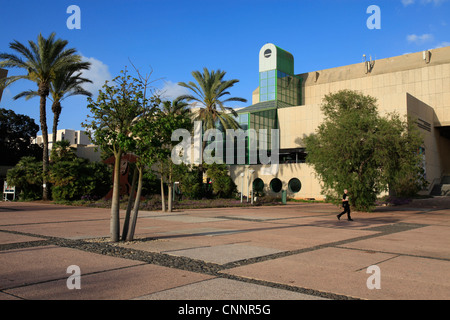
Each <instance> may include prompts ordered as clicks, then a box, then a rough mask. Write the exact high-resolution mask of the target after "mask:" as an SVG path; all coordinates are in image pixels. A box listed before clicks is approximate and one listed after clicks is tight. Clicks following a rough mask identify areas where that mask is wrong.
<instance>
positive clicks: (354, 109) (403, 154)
mask: <svg viewBox="0 0 450 320" xmlns="http://www.w3.org/2000/svg"><path fill="white" fill-rule="evenodd" d="M321 110H322V112H323V114H324V116H325V119H324V121H323V122H322V124H321V125H320V126H319V127H318V128H317V130H316V132H315V133H314V134H311V135H309V136H307V137H305V138H304V142H305V145H306V150H307V152H308V156H307V163H309V164H311V165H312V166H313V168H314V170H315V171H316V173H317V175H318V177H319V178H320V180H321V182H322V189H323V190H322V191H323V193H324V194H325V195H326V196H327V198H328V199H336V200H337V201H339V197H340V196H341V194H342V193H343V190H344V189H348V191H349V195H350V201H351V204H352V205H353V206H354V207H355V208H356V209H357V210H364V211H368V210H371V208H372V207H373V205H374V203H375V200H376V197H377V195H379V194H380V192H382V191H387V190H388V189H389V187H390V188H391V189H395V188H399V187H400V185H401V184H402V183H404V179H405V178H406V177H409V178H410V179H412V181H414V182H415V183H414V185H415V186H414V187H415V188H421V187H422V182H423V179H421V172H422V169H421V167H420V165H419V164H420V161H421V159H420V156H419V154H418V150H419V148H420V146H421V145H422V144H423V140H422V138H421V136H420V134H419V132H418V130H417V128H416V127H415V126H414V125H413V123H412V122H411V121H410V120H405V121H402V120H401V119H400V117H399V116H398V115H395V114H392V115H388V116H387V117H381V116H380V115H379V114H378V110H377V105H376V99H375V98H373V97H370V96H365V95H363V94H360V93H357V92H354V91H350V90H342V91H339V92H337V93H333V94H329V95H327V96H325V98H324V101H323V104H322V107H321ZM410 181H411V180H410Z"/></svg>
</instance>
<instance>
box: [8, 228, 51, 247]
mask: <svg viewBox="0 0 450 320" xmlns="http://www.w3.org/2000/svg"><path fill="white" fill-rule="evenodd" d="M40 240H44V238H38V237H30V236H24V235H20V234H14V233H10V232H1V231H0V244H9V243H20V242H29V241H40Z"/></svg>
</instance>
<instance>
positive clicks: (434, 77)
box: [230, 43, 450, 199]
mask: <svg viewBox="0 0 450 320" xmlns="http://www.w3.org/2000/svg"><path fill="white" fill-rule="evenodd" d="M343 89H349V90H355V91H359V92H361V93H363V94H365V95H370V96H372V97H375V98H376V99H377V104H378V110H379V112H380V114H381V115H383V114H386V113H390V112H394V111H396V112H397V113H398V114H400V115H409V116H411V117H413V118H415V119H417V126H418V127H419V128H420V130H421V132H422V133H423V137H424V145H423V148H422V150H421V151H422V153H423V159H424V168H425V172H426V179H427V181H428V182H429V183H430V184H429V187H428V189H427V190H424V191H423V193H426V194H430V193H431V192H432V191H433V189H434V190H436V188H437V187H439V186H440V185H441V184H442V183H444V181H446V180H449V178H450V47H444V48H438V49H433V50H427V51H423V52H417V53H411V54H405V55H402V56H397V57H392V58H387V59H380V60H375V61H363V62H361V63H357V64H352V65H348V66H343V67H337V68H332V69H326V70H319V71H312V72H308V73H303V74H295V73H294V57H293V55H292V54H291V53H289V52H287V51H285V50H282V49H280V48H278V47H277V46H275V45H273V44H271V43H268V44H265V45H264V46H263V47H262V48H261V50H260V52H259V87H258V88H257V89H256V90H255V91H253V95H252V105H251V106H248V107H245V108H242V109H239V110H237V112H238V120H239V123H240V124H241V126H242V128H243V129H244V130H246V129H247V130H248V129H254V130H255V131H256V132H258V131H259V130H260V129H268V132H269V133H270V129H279V141H278V143H279V168H278V170H277V172H273V171H272V172H271V170H268V167H269V165H262V164H250V163H254V162H250V161H249V151H251V150H249V146H248V144H247V146H246V153H245V158H246V159H245V165H242V164H236V165H231V166H230V174H231V177H232V178H233V180H234V182H235V183H236V185H237V186H238V191H240V192H241V191H242V192H243V193H244V195H248V194H249V192H250V191H251V190H252V186H253V190H254V191H262V192H264V193H265V194H272V195H276V194H280V193H281V191H282V190H286V191H287V196H288V197H292V198H297V199H300V198H315V199H323V195H322V194H321V186H320V181H319V180H318V179H317V177H316V175H315V172H314V170H313V169H312V167H311V166H309V165H308V164H306V163H305V157H306V150H305V148H304V145H303V143H302V137H303V136H305V135H309V134H311V133H314V132H315V129H316V128H317V127H318V125H319V124H320V123H321V122H322V121H323V115H322V112H321V110H320V106H321V104H322V100H323V98H324V96H325V95H327V94H330V93H333V92H337V91H339V90H343ZM247 140H248V139H247ZM267 141H268V144H269V145H268V149H269V150H270V141H271V137H270V136H269V137H268V138H267ZM250 148H251V146H250ZM241 160H242V159H241ZM235 163H242V161H241V162H235ZM445 183H447V182H445Z"/></svg>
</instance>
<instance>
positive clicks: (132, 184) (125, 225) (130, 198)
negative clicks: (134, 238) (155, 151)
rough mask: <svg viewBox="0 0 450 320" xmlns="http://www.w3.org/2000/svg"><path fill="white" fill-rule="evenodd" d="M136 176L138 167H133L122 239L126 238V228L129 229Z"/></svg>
mask: <svg viewBox="0 0 450 320" xmlns="http://www.w3.org/2000/svg"><path fill="white" fill-rule="evenodd" d="M137 176H138V168H137V167H135V168H134V171H133V180H132V182H131V190H130V195H129V198H128V204H127V212H126V213H125V220H124V222H123V228H122V241H124V240H126V239H127V234H128V229H129V223H130V214H131V209H132V204H133V198H134V192H135V190H136V181H137Z"/></svg>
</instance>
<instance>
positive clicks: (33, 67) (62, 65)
mask: <svg viewBox="0 0 450 320" xmlns="http://www.w3.org/2000/svg"><path fill="white" fill-rule="evenodd" d="M67 44H68V42H67V41H66V40H61V39H56V40H55V33H52V34H50V36H49V37H48V38H47V39H45V38H44V37H43V36H42V34H39V36H38V39H37V43H35V42H33V41H31V40H30V41H29V45H30V48H27V47H26V46H25V45H23V44H22V43H20V42H18V41H17V40H14V42H11V43H10V44H9V48H10V49H12V50H14V51H16V52H17V53H18V55H14V54H9V53H0V59H3V60H2V61H0V67H7V68H20V69H23V70H25V71H26V74H23V75H18V76H10V77H7V78H5V79H3V80H2V83H1V84H0V85H1V86H2V87H6V86H9V85H11V84H12V83H14V82H16V81H17V80H21V79H26V80H30V81H33V82H34V83H36V84H37V86H38V90H37V93H38V96H39V97H40V104H39V110H40V124H41V131H42V138H43V142H44V148H43V156H42V158H43V161H42V171H43V190H42V197H43V199H44V200H47V199H48V196H49V192H48V188H47V184H46V179H47V178H46V177H47V172H48V166H49V154H48V129H47V112H46V99H47V96H48V95H49V93H50V84H51V82H52V81H53V80H54V78H55V75H56V74H58V72H59V70H64V69H67V68H69V69H72V70H73V69H77V70H84V69H88V68H89V66H90V63H89V62H82V61H81V56H80V55H77V54H76V50H75V49H66V46H67ZM21 96H25V95H23V94H18V95H17V96H15V97H14V98H15V99H17V98H19V97H21Z"/></svg>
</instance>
